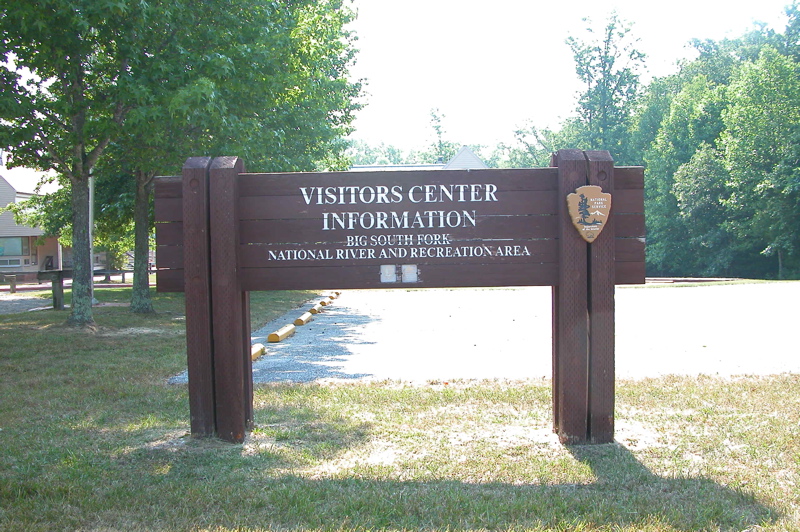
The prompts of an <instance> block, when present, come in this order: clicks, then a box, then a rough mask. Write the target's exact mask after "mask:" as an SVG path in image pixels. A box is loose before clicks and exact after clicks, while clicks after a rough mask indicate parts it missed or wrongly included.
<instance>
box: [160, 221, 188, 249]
mask: <svg viewBox="0 0 800 532" xmlns="http://www.w3.org/2000/svg"><path fill="white" fill-rule="evenodd" d="M156 245H157V246H182V245H183V222H173V223H156Z"/></svg>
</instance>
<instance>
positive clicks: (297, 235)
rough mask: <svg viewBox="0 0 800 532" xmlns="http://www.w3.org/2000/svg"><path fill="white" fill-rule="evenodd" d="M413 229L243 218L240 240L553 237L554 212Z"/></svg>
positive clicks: (555, 219)
mask: <svg viewBox="0 0 800 532" xmlns="http://www.w3.org/2000/svg"><path fill="white" fill-rule="evenodd" d="M426 219H427V218H426ZM435 225H436V226H437V227H433V228H423V229H420V228H414V229H390V230H387V229H359V230H355V229H354V230H339V229H337V230H328V231H325V230H322V227H323V221H322V220H314V219H307V220H243V221H242V222H241V224H240V226H239V227H240V239H241V240H240V242H241V243H242V244H257V243H260V244H283V243H326V242H327V243H343V242H344V243H346V242H347V237H348V236H350V237H355V236H360V235H363V236H367V237H370V236H372V235H387V234H393V235H394V234H396V235H417V234H420V233H437V234H439V233H441V234H449V235H451V238H452V239H453V240H472V239H503V238H555V237H556V236H557V229H558V217H557V216H480V215H479V216H477V217H476V225H475V226H474V227H456V228H440V227H438V225H439V224H438V222H436V223H435Z"/></svg>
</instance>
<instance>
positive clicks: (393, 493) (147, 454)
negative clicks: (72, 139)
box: [0, 289, 800, 531]
mask: <svg viewBox="0 0 800 532" xmlns="http://www.w3.org/2000/svg"><path fill="white" fill-rule="evenodd" d="M128 295H129V292H128V291H127V290H123V289H115V290H108V291H106V290H102V291H99V294H98V297H99V298H100V299H101V300H102V301H107V302H114V301H120V302H122V301H125V300H126V298H127V297H128ZM307 297H308V294H302V293H299V294H298V293H288V292H287V293H274V294H253V304H252V306H253V309H254V323H255V322H258V321H264V322H265V321H268V319H269V318H271V317H272V316H275V315H277V314H280V313H282V312H283V311H285V310H288V309H289V308H292V307H293V306H295V305H296V303H297V302H298V301H302V300H305V299H306V298H307ZM182 305H183V300H182V297H181V296H179V295H175V294H160V295H158V296H156V308H157V309H158V310H159V313H158V314H156V315H155V316H133V315H131V314H130V313H129V312H128V311H127V309H126V308H125V307H118V306H105V307H99V308H97V309H95V318H96V320H97V323H98V331H97V333H95V334H90V333H87V332H85V331H77V330H73V329H70V328H67V327H65V326H64V325H63V323H64V320H65V319H66V313H64V312H60V313H59V312H54V311H44V312H33V313H22V314H14V315H0V529H1V530H375V529H380V530H385V529H392V530H609V531H610V530H628V531H633V530H647V531H662V530H687V531H688V530H724V531H741V530H745V529H749V530H770V531H778V530H781V531H782V530H800V507H798V502H797V501H800V393H798V392H800V376H798V375H782V376H773V377H742V378H737V379H731V380H724V379H717V378H710V377H698V378H674V377H667V378H661V379H650V380H644V381H637V382H633V381H624V382H620V383H618V392H617V440H618V443H617V444H612V445H601V446H585V447H581V446H579V447H569V448H568V447H564V446H562V445H560V444H558V442H557V439H556V438H555V436H554V435H553V434H552V433H551V430H550V427H551V420H550V408H551V399H550V387H549V382H547V381H528V382H451V383H447V384H445V383H429V384H427V385H410V384H406V383H399V382H391V381H389V382H382V383H342V384H329V385H316V384H306V385H261V386H257V387H256V390H255V424H256V426H255V429H254V431H253V433H252V434H251V435H250V436H249V437H248V439H247V440H246V442H245V443H244V444H243V445H230V444H226V443H222V442H219V441H217V440H214V439H206V440H195V439H192V438H190V437H189V436H188V434H187V431H188V427H189V412H188V399H187V394H186V387H185V386H180V385H174V386H173V385H168V384H167V383H166V381H167V378H168V377H170V376H172V375H174V374H176V373H178V372H180V371H182V370H183V369H184V367H185V352H184V350H185V339H184V333H183V328H184V322H183V319H182V317H183V315H182V313H183V308H182Z"/></svg>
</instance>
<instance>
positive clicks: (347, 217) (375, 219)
mask: <svg viewBox="0 0 800 532" xmlns="http://www.w3.org/2000/svg"><path fill="white" fill-rule="evenodd" d="M477 220H478V219H477V214H476V212H475V211H416V212H413V213H411V212H409V211H403V212H402V213H398V212H383V211H379V212H323V213H322V230H323V231H334V230H337V229H344V230H349V231H354V230H359V229H447V228H451V229H452V228H456V227H475V225H476V224H477Z"/></svg>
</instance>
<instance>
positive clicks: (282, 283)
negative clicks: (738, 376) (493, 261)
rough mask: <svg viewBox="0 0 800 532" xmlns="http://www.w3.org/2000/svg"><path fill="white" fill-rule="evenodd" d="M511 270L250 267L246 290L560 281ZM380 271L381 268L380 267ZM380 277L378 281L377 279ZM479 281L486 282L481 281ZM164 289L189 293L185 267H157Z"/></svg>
mask: <svg viewBox="0 0 800 532" xmlns="http://www.w3.org/2000/svg"><path fill="white" fill-rule="evenodd" d="M502 266H503V267H504V268H505V269H498V268H494V269H492V270H491V271H490V272H489V273H488V274H487V273H483V269H484V268H485V265H467V266H461V267H459V269H463V270H464V271H462V272H461V273H458V274H457V273H455V272H454V271H453V268H452V267H450V266H436V265H429V266H425V267H424V268H422V272H421V273H420V275H421V278H422V279H423V282H422V283H415V284H406V283H381V282H380V277H379V272H380V271H379V269H378V268H377V267H376V266H357V267H352V268H312V267H305V268H269V269H267V268H246V269H244V270H242V282H243V285H242V289H243V290H246V291H258V290H302V289H308V290H316V289H329V288H352V289H356V288H412V287H413V288H434V287H439V288H448V287H459V286H464V287H468V286H556V285H557V284H558V265H557V264H556V263H543V264H535V265H530V264H515V265H502ZM614 267H615V279H616V284H643V283H644V279H645V263H644V262H617V263H615V265H614ZM376 270H377V272H376ZM376 278H377V280H376ZM476 280H479V282H480V285H478V284H476ZM156 283H157V290H158V291H159V292H183V286H184V285H183V270H182V269H174V270H157V271H156Z"/></svg>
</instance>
